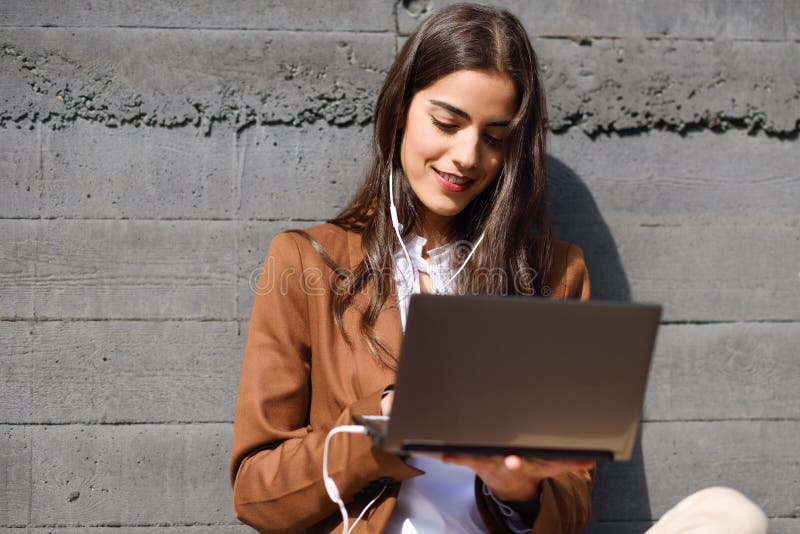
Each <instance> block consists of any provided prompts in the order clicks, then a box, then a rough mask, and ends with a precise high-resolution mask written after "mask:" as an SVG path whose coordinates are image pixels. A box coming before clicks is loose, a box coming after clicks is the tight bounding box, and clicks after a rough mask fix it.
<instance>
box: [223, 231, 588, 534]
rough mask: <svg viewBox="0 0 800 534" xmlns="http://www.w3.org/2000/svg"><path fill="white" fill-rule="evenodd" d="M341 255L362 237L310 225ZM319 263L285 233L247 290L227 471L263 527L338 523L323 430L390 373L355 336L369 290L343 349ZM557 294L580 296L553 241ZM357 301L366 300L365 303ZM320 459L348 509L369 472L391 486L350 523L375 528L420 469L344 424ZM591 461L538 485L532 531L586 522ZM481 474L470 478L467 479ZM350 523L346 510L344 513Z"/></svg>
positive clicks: (491, 516)
mask: <svg viewBox="0 0 800 534" xmlns="http://www.w3.org/2000/svg"><path fill="white" fill-rule="evenodd" d="M307 232H308V233H309V234H311V236H313V237H314V238H315V239H316V240H317V241H318V242H319V243H320V244H321V245H322V246H323V247H324V249H325V250H326V251H327V253H328V254H329V255H330V257H331V258H332V259H333V260H334V261H336V262H337V263H338V264H339V265H341V266H343V267H347V268H351V269H353V268H355V266H356V265H358V264H359V263H360V261H361V260H362V259H363V257H364V254H363V252H362V250H361V240H360V236H359V235H358V234H356V233H353V232H347V231H345V230H342V229H341V228H339V227H337V226H334V225H332V224H322V225H319V226H315V227H312V228H309V229H307ZM331 273H332V271H331V270H330V269H329V268H328V267H327V266H326V264H325V262H324V261H323V260H322V258H321V257H320V255H319V253H317V252H316V251H315V250H314V248H312V246H311V244H310V243H309V242H308V241H307V240H306V239H304V238H303V237H302V236H299V235H297V234H293V233H282V234H279V235H278V236H276V237H275V238H274V239H273V240H272V243H271V244H270V248H269V254H268V256H267V260H266V263H265V268H264V271H263V272H262V274H261V277H260V279H259V284H258V287H257V288H255V291H256V296H255V301H254V303H253V312H252V315H251V316H250V326H249V332H248V335H247V343H246V347H245V353H244V361H243V364H242V374H241V380H240V384H239V396H238V398H237V400H236V422H235V424H234V431H233V455H232V459H231V466H230V477H231V483H232V485H233V497H234V499H233V500H234V504H233V508H234V513H235V514H236V517H238V518H239V519H240V520H242V521H243V522H245V523H247V524H249V525H251V526H253V527H255V528H256V529H258V530H259V531H261V532H276V533H278V532H297V531H300V530H302V529H307V532H308V533H309V534H312V533H328V532H335V531H340V530H341V517H340V515H339V512H338V509H337V507H336V506H335V505H334V503H333V502H332V501H331V500H330V499H329V498H328V494H327V493H326V491H325V487H324V484H323V482H322V448H323V443H324V440H325V436H326V434H327V432H328V431H329V430H330V429H331V428H333V427H335V426H338V425H345V424H351V423H352V416H353V415H354V414H379V413H380V399H381V395H382V393H383V391H384V389H385V388H386V387H387V386H388V385H390V384H392V383H394V373H393V372H392V371H391V370H389V369H387V368H385V367H382V366H380V365H378V364H377V362H376V360H375V358H374V356H373V355H372V354H371V353H370V351H369V350H368V349H367V347H366V345H365V343H364V341H363V339H362V337H361V336H360V335H359V330H358V320H359V317H358V315H357V311H356V310H355V309H354V308H355V307H362V306H363V304H364V303H365V302H367V300H366V299H367V298H368V296H367V295H366V294H360V295H358V296H357V297H356V300H355V306H354V307H351V308H350V309H348V310H347V311H346V312H345V314H344V317H343V322H344V327H345V329H346V331H347V332H349V333H350V338H351V340H352V342H353V348H352V349H351V348H350V347H349V346H348V345H347V344H346V342H345V341H344V339H343V338H342V336H341V335H340V333H339V331H338V330H337V327H336V325H335V324H334V320H333V317H332V316H331V312H330V299H331V296H332V294H331V291H330V289H329V287H330V286H329V280H330V278H329V276H330V275H331ZM550 287H551V288H552V289H551V296H552V297H554V298H581V299H587V298H589V278H588V274H587V271H586V267H585V265H584V261H583V254H582V252H581V250H580V249H579V248H578V247H577V246H575V245H570V244H568V243H564V242H560V241H554V243H553V268H552V275H551V277H550ZM362 309H363V308H362ZM375 328H376V332H377V334H378V335H379V336H380V337H381V339H382V340H383V341H384V342H385V343H386V344H387V345H388V346H389V347H390V348H392V349H393V350H394V351H395V352H396V351H397V349H398V348H399V346H400V341H401V337H402V330H401V326H400V313H399V309H398V307H397V300H396V298H394V299H392V298H390V299H388V300H387V302H386V304H385V305H384V308H383V310H382V311H381V312H380V315H379V317H378V320H377V322H376V325H375ZM329 470H330V473H331V475H332V476H333V478H334V479H335V480H336V483H337V485H338V486H339V489H340V492H341V494H342V496H343V498H344V499H345V502H349V501H351V500H353V499H354V498H355V501H356V504H354V505H353V506H348V509H349V510H350V513H351V514H352V517H353V518H355V517H356V516H357V514H358V513H359V512H360V511H361V509H362V508H363V506H364V505H365V504H366V502H368V500H369V498H370V497H371V496H370V495H364V493H365V492H363V491H361V490H362V489H363V488H365V487H366V486H368V484H369V483H370V482H372V481H375V480H377V479H384V480H389V479H390V480H391V481H394V482H395V483H392V484H390V486H389V489H388V490H387V491H386V492H385V493H384V496H383V497H382V498H381V500H380V501H379V502H378V503H376V504H375V505H373V507H372V509H371V510H370V511H368V513H367V514H366V515H365V517H364V518H362V520H361V521H360V522H359V523H358V525H357V526H356V530H355V532H361V533H379V532H382V531H383V529H384V528H385V526H386V523H387V521H388V519H389V516H390V515H391V513H392V510H393V509H394V507H395V502H396V499H397V493H398V491H399V488H400V484H399V482H401V481H403V480H406V479H408V478H411V477H414V476H416V475H419V474H421V473H422V471H419V470H417V469H415V468H413V467H411V466H409V465H407V464H406V463H405V462H404V461H403V460H402V459H401V458H399V457H398V456H395V455H393V454H388V453H385V452H382V451H380V450H377V449H375V448H373V447H372V446H371V441H370V439H369V438H368V437H366V436H364V435H351V434H342V435H339V436H336V437H335V438H334V439H333V441H332V444H331V450H330V458H329ZM593 475H594V471H593V470H592V472H591V473H590V474H589V476H587V477H578V476H573V475H569V476H563V477H559V478H552V479H546V480H545V481H543V484H542V492H541V500H540V503H541V507H540V511H539V515H538V518H537V519H536V521H535V524H534V526H533V527H534V528H533V534H545V533H547V534H552V533H569V534H572V533H575V534H577V533H578V532H579V531H580V530H581V528H583V526H584V525H585V524H586V523H587V522H588V520H589V516H590V511H591V491H592V482H593ZM477 487H478V481H477V480H476V488H477ZM476 499H478V507H479V509H480V510H481V513H482V515H483V518H484V522H486V524H487V530H488V531H489V532H506V531H507V529H506V527H505V525H504V523H503V522H502V519H501V516H500V515H499V512H498V510H497V507H496V505H495V504H494V502H493V501H492V500H491V499H487V498H486V497H484V496H483V494H482V492H480V491H476ZM351 524H352V521H351Z"/></svg>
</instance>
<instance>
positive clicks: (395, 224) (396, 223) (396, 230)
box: [389, 167, 486, 288]
mask: <svg viewBox="0 0 800 534" xmlns="http://www.w3.org/2000/svg"><path fill="white" fill-rule="evenodd" d="M393 171H394V167H389V215H390V216H391V217H392V226H393V227H394V233H395V234H396V235H397V240H398V241H400V247H401V248H402V249H403V254H405V256H406V260H407V261H408V267H409V269H411V277H412V278H411V284H410V287H412V288H413V287H414V285H415V284H414V264H413V263H412V262H411V254H409V253H408V249H407V248H406V245H405V243H404V242H403V237H402V236H401V235H400V220H399V218H398V217H397V208H395V206H394V172H393ZM484 237H486V231H485V230H484V231H483V233H481V236H480V237H479V238H478V240H477V241H476V242H475V245H474V246H473V247H472V249H471V250H470V251H469V254H467V257H466V258H465V259H464V261H463V262H462V263H461V266H459V268H458V270H457V271H456V272H455V274H454V275H453V276H451V277H450V279H449V280H447V282H445V284H444V285H445V287H447V286H449V285H450V284H451V283H453V280H455V279H456V278H457V277H458V275H459V274H461V271H463V270H464V268H465V267H466V266H467V263H469V260H470V259H472V256H473V254H475V251H476V250H478V245H480V244H481V241H483V238H484Z"/></svg>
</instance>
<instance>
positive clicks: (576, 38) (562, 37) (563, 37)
mask: <svg viewBox="0 0 800 534" xmlns="http://www.w3.org/2000/svg"><path fill="white" fill-rule="evenodd" d="M532 37H533V38H534V39H548V40H554V41H573V42H578V43H580V42H581V41H622V40H636V39H644V40H646V41H669V42H698V43H703V42H712V43H713V42H725V43H729V42H736V43H791V42H797V40H792V39H765V38H758V39H749V38H733V39H727V38H725V37H670V36H666V35H638V36H635V35H593V34H580V33H576V34H549V33H541V34H532Z"/></svg>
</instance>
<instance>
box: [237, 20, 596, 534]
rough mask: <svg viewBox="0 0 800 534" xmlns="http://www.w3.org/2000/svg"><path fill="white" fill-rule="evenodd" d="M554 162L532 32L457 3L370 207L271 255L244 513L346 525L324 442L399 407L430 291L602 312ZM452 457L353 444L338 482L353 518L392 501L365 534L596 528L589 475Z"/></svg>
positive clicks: (380, 120) (335, 458) (341, 447)
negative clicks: (565, 229) (591, 303)
mask: <svg viewBox="0 0 800 534" xmlns="http://www.w3.org/2000/svg"><path fill="white" fill-rule="evenodd" d="M544 157H545V101H544V93H543V90H542V85H541V82H540V80H539V70H538V66H537V62H536V56H535V54H534V51H533V49H532V48H531V45H530V42H529V40H528V37H527V35H526V33H525V30H524V28H523V27H522V25H521V24H520V23H519V21H518V20H517V19H516V18H515V17H514V16H512V15H511V14H509V13H507V12H505V11H501V10H496V9H492V8H487V7H482V6H476V5H455V6H450V7H448V8H445V9H442V10H440V11H438V12H437V13H435V14H433V15H432V16H431V17H429V18H428V19H427V20H426V21H425V22H424V23H422V25H421V26H420V27H419V28H417V30H416V31H415V32H414V33H413V34H412V35H411V36H410V37H409V39H408V41H407V42H406V43H405V45H404V46H403V49H402V50H401V51H400V53H399V55H398V57H397V59H396V60H395V63H394V65H393V66H392V68H391V70H390V72H389V74H388V75H387V77H386V81H385V83H384V85H383V88H382V90H381V92H380V96H379V98H378V101H377V105H376V112H375V130H374V137H373V145H372V156H371V160H370V163H369V167H368V171H367V173H366V180H365V182H364V183H363V185H362V186H361V187H360V189H359V191H358V192H357V194H356V196H355V198H354V200H353V201H352V202H351V204H350V205H349V206H348V207H347V208H346V209H345V210H344V211H343V212H342V213H341V214H340V215H339V216H338V217H337V218H336V219H334V220H332V221H330V222H329V223H328V224H324V225H321V226H317V227H313V228H309V229H306V230H305V231H298V232H289V233H283V234H280V235H278V236H277V237H276V238H275V239H274V240H273V241H272V243H271V246H270V251H269V255H268V259H267V266H266V269H265V271H264V273H263V274H262V278H261V280H260V284H259V288H260V289H261V290H260V291H257V295H256V299H255V303H254V307H253V312H252V316H251V320H250V330H249V334H248V339H247V346H246V350H245V359H244V363H243V368H242V378H241V384H240V390H239V397H238V401H237V409H236V423H235V430H234V453H233V461H232V466H231V477H232V482H233V484H234V495H235V496H234V500H235V509H236V514H237V516H238V517H240V518H241V519H242V520H243V521H244V522H246V523H249V524H251V525H253V526H255V527H256V528H258V529H259V530H262V531H264V532H296V531H298V530H301V529H304V528H305V529H308V531H309V532H332V531H334V530H335V529H336V528H337V527H338V526H339V524H340V523H341V518H339V516H338V514H337V513H336V506H335V504H334V503H333V502H332V501H331V500H330V499H329V497H328V494H327V493H326V489H325V486H324V484H323V481H322V465H321V464H322V456H323V454H322V453H323V442H324V440H325V437H326V434H327V432H328V431H329V430H330V429H331V428H333V427H335V426H339V425H344V424H350V423H351V422H352V416H353V415H354V414H380V413H384V414H388V412H389V411H390V409H391V400H392V394H391V393H388V394H387V387H388V386H390V385H391V384H392V383H393V382H394V371H395V368H396V355H397V353H398V348H399V344H400V339H401V336H402V329H401V326H402V325H404V323H405V312H406V310H407V306H408V298H409V296H410V294H411V293H412V292H418V291H426V292H439V293H453V292H470V293H491V294H537V295H551V296H553V297H558V298H588V296H589V281H588V275H587V272H586V268H585V266H584V263H583V257H582V254H581V251H580V250H579V249H578V248H577V247H575V246H573V245H568V244H566V243H562V242H557V241H553V240H552V239H551V236H550V222H549V218H548V208H547V188H546V176H545V162H544ZM390 182H391V186H392V190H390ZM390 197H392V198H390ZM390 200H391V202H390ZM390 205H391V206H392V207H390ZM393 209H396V221H393V215H392V210H393ZM393 222H395V224H393ZM465 243H467V244H468V243H474V244H475V245H474V246H470V245H464V244H465ZM458 245H461V247H459V246H458ZM460 252H466V253H468V254H469V257H465V256H466V254H462V253H460ZM486 273H495V275H494V276H486ZM497 273H500V275H499V276H498V275H497ZM445 460H446V461H445V462H440V461H437V460H432V459H424V458H414V459H410V460H408V461H404V460H402V459H401V458H399V457H396V456H394V455H390V454H387V453H384V452H381V451H378V450H374V449H373V448H372V447H371V444H370V440H369V439H368V438H366V437H364V436H350V435H347V436H341V437H338V438H337V441H336V442H335V445H334V446H333V447H332V449H331V458H330V460H329V468H330V472H331V475H332V476H333V478H334V479H335V480H336V483H337V485H338V487H339V491H340V492H341V493H342V495H343V496H344V500H345V501H350V502H353V504H352V505H351V506H350V507H349V510H350V513H352V514H353V516H354V517H355V516H357V515H358V514H359V513H360V512H361V510H362V509H363V507H364V505H365V504H366V503H368V502H369V501H370V500H371V499H372V498H373V497H375V494H376V490H377V491H380V490H381V489H383V486H384V485H385V486H387V487H386V488H385V491H384V493H383V494H382V495H381V498H380V499H379V500H378V502H377V503H376V504H375V505H374V507H373V508H372V509H370V510H369V511H368V513H367V514H366V515H365V517H364V518H362V519H361V520H360V523H359V525H358V528H359V529H361V531H363V532H383V531H387V532H400V531H401V529H402V528H403V524H404V523H405V524H407V525H409V524H410V525H413V526H414V528H415V529H416V530H418V531H420V532H425V531H430V529H427V530H426V528H425V527H426V526H430V525H433V524H435V525H438V526H443V525H444V526H446V528H447V529H449V530H450V531H454V532H479V531H486V530H487V529H488V530H490V531H493V532H496V531H506V530H509V529H514V531H529V530H530V528H531V526H533V528H534V532H536V533H538V532H565V533H571V532H575V533H577V532H578V531H579V530H580V529H581V528H582V527H583V526H584V524H585V523H586V522H587V521H588V519H589V513H590V512H589V511H590V494H591V487H592V474H593V469H592V465H591V464H590V463H586V462H584V463H570V462H544V461H541V462H534V461H523V460H521V459H520V458H518V457H508V458H505V459H503V458H473V457H464V458H448V459H445ZM415 466H416V467H415ZM418 467H423V468H424V470H425V472H426V474H424V475H422V476H418V475H421V473H422V470H420V469H418ZM475 474H477V475H478V476H477V478H476V476H475ZM376 481H377V482H376ZM402 481H408V482H407V483H405V484H402V485H401V484H400V482H402ZM365 488H366V489H365ZM436 488H439V489H436ZM441 488H446V490H445V491H440V490H441ZM398 495H399V498H398ZM442 495H444V496H445V497H444V498H443V497H442ZM444 501H446V502H444ZM426 506H427V507H428V508H430V509H433V510H441V509H443V508H448V509H452V510H456V511H455V512H453V513H450V512H448V513H447V514H444V513H439V512H433V513H432V514H428V515H427V516H426V515H425V513H423V512H422V511H421V510H424V509H426V508H425V507H426ZM431 521H433V523H431ZM351 523H352V521H351ZM406 528H409V527H408V526H407V527H406ZM435 530H436V529H435ZM403 531H404V532H405V531H407V530H403Z"/></svg>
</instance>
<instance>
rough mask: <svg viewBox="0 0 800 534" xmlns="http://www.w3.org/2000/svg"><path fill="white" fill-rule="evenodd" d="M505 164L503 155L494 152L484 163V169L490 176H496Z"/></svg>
mask: <svg viewBox="0 0 800 534" xmlns="http://www.w3.org/2000/svg"><path fill="white" fill-rule="evenodd" d="M502 166H503V156H502V155H498V154H492V155H490V156H488V157H487V158H486V160H485V163H484V170H485V171H486V174H487V175H489V176H496V175H497V173H498V172H499V171H500V167H502Z"/></svg>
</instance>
